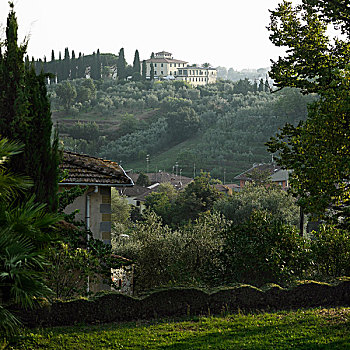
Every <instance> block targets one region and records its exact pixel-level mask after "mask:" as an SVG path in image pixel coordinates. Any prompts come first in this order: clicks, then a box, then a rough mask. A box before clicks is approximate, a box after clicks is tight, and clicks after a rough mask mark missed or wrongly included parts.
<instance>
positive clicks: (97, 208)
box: [59, 151, 134, 244]
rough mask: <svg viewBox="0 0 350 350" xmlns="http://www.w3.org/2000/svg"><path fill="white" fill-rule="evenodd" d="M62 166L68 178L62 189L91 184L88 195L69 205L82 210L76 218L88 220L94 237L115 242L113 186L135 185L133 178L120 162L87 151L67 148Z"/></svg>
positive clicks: (87, 223) (61, 183) (71, 207)
mask: <svg viewBox="0 0 350 350" xmlns="http://www.w3.org/2000/svg"><path fill="white" fill-rule="evenodd" d="M60 169H61V170H62V171H63V173H65V178H64V180H63V181H62V182H60V183H59V190H60V191H63V190H64V189H69V188H72V187H73V186H80V187H83V188H85V187H87V191H86V192H85V193H84V195H82V196H80V197H78V198H76V199H75V201H74V202H73V203H72V204H70V205H68V206H67V207H66V209H65V212H66V213H67V214H69V213H71V212H73V211H74V210H77V209H78V210H79V212H78V213H77V215H76V219H77V220H80V221H84V222H85V226H86V229H88V230H90V231H91V232H92V234H93V237H94V238H96V239H100V240H102V241H103V242H104V243H107V244H110V243H111V226H112V225H111V213H112V211H111V188H112V187H116V188H125V187H131V186H133V185H134V183H133V181H132V180H131V178H130V177H129V176H128V175H127V174H126V173H125V171H124V170H123V168H122V167H121V166H120V165H119V164H117V163H116V162H113V161H110V160H105V159H102V158H96V157H91V156H88V155H85V154H78V153H73V152H67V151H64V152H63V159H62V162H61V164H60Z"/></svg>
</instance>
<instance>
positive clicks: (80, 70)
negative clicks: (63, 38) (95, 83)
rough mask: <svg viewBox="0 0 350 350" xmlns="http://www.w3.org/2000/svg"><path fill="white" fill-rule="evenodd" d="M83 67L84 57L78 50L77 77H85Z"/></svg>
mask: <svg viewBox="0 0 350 350" xmlns="http://www.w3.org/2000/svg"><path fill="white" fill-rule="evenodd" d="M85 69H86V67H85V57H84V55H82V54H81V52H80V53H79V58H78V78H85Z"/></svg>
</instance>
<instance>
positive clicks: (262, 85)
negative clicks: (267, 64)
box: [258, 78, 264, 91]
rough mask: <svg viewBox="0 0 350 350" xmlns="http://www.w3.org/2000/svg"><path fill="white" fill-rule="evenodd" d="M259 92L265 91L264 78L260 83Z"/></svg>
mask: <svg viewBox="0 0 350 350" xmlns="http://www.w3.org/2000/svg"><path fill="white" fill-rule="evenodd" d="M258 91H264V80H263V79H262V78H261V79H260V81H259V88H258Z"/></svg>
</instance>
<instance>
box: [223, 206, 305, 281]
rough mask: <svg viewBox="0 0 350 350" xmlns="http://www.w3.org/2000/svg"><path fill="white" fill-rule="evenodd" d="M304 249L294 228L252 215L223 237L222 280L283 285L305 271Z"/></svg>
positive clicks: (267, 216) (260, 214) (269, 217)
mask: <svg viewBox="0 0 350 350" xmlns="http://www.w3.org/2000/svg"><path fill="white" fill-rule="evenodd" d="M307 249H308V244H307V243H306V241H305V240H303V238H301V237H300V236H299V235H298V232H297V230H296V228H295V227H293V226H289V225H286V224H284V223H283V222H282V221H281V220H279V219H276V218H274V217H273V216H272V215H271V214H267V213H266V212H263V211H256V212H253V213H252V214H251V216H250V218H249V219H248V220H243V221H242V222H241V223H237V224H234V225H233V226H232V227H231V229H230V230H229V231H228V233H227V236H226V237H225V244H224V248H223V255H222V259H223V261H222V263H223V266H224V275H223V278H224V279H225V282H226V283H233V282H243V283H251V284H255V285H262V284H264V283H268V282H279V283H286V282H288V281H290V280H291V279H293V278H295V277H298V276H302V275H303V272H304V271H305V270H306V269H307V268H308V267H309V261H310V257H309V256H308V254H307Z"/></svg>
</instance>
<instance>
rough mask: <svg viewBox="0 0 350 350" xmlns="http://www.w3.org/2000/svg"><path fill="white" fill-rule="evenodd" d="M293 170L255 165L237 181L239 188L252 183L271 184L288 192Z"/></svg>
mask: <svg viewBox="0 0 350 350" xmlns="http://www.w3.org/2000/svg"><path fill="white" fill-rule="evenodd" d="M290 173H291V170H285V169H281V167H279V166H278V165H276V164H274V163H268V164H266V163H260V164H254V165H253V166H252V167H251V168H250V169H248V170H246V171H244V172H243V173H241V174H239V175H237V176H236V177H235V180H239V187H240V188H243V187H244V186H246V184H247V183H250V182H253V181H255V182H261V183H265V182H271V183H272V184H276V185H279V186H281V187H282V189H284V190H287V189H288V187H289V174H290Z"/></svg>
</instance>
